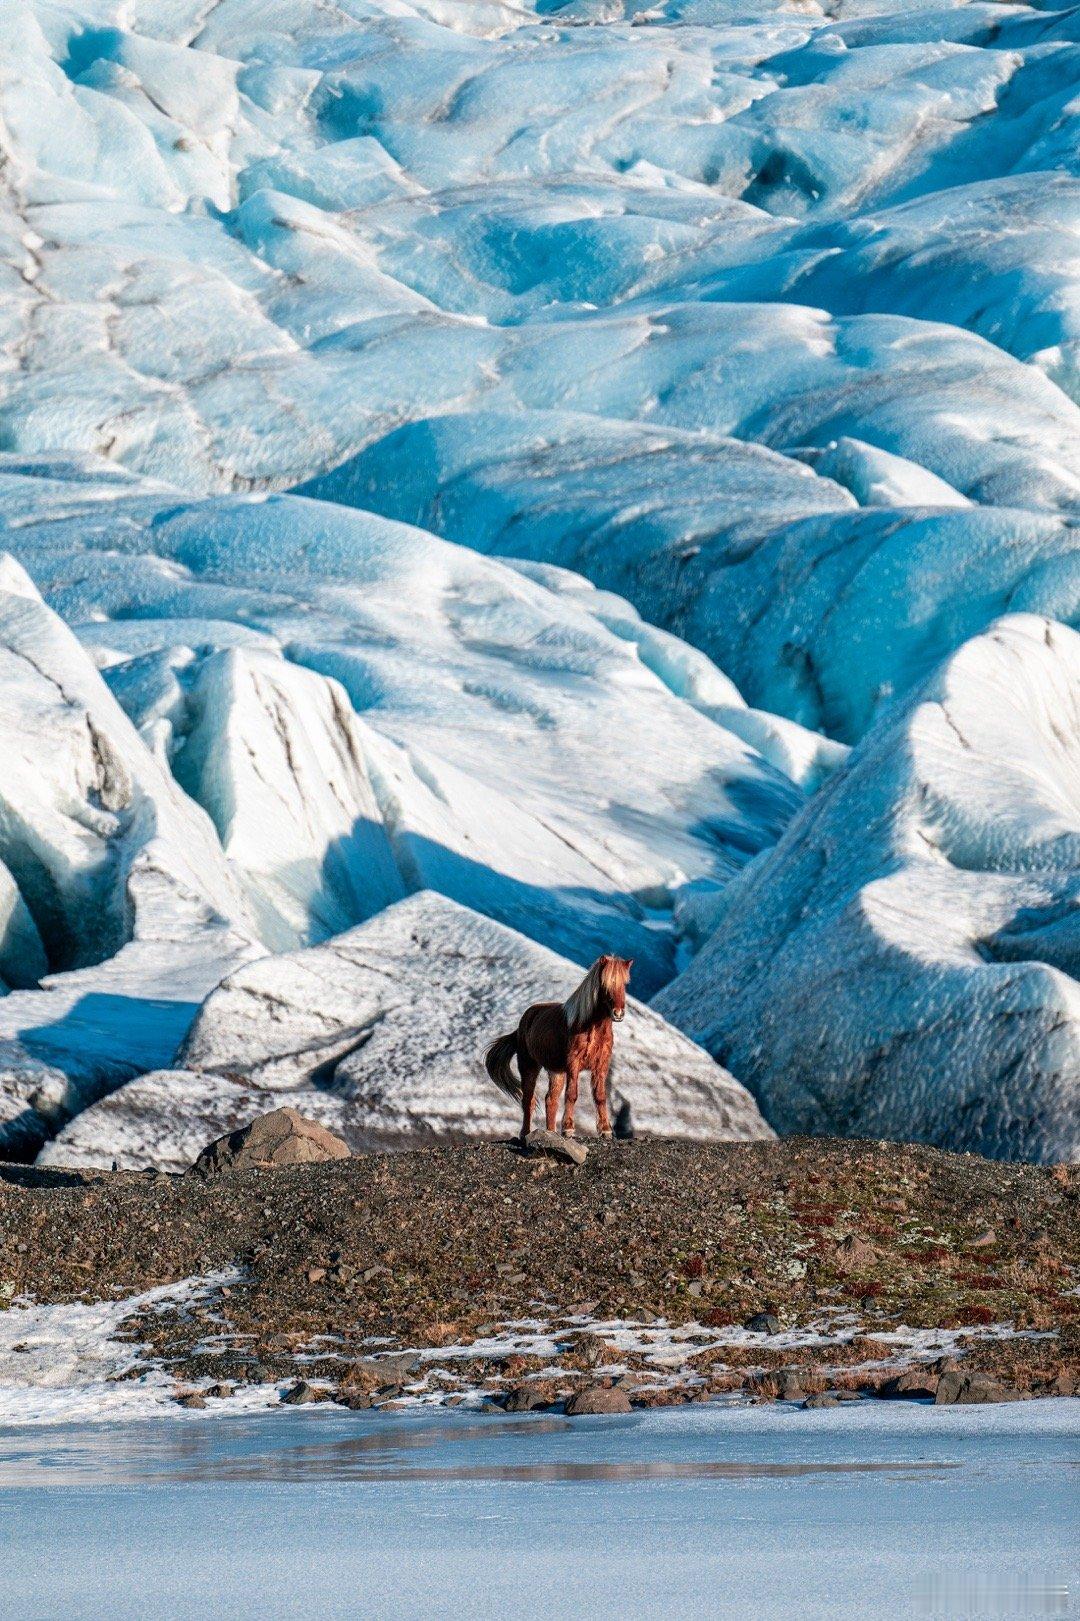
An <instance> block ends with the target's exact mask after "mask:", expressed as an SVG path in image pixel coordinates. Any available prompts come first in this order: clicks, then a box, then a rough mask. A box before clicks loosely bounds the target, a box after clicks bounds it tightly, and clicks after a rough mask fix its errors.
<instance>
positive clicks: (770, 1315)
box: [743, 1311, 780, 1334]
mask: <svg viewBox="0 0 1080 1621" xmlns="http://www.w3.org/2000/svg"><path fill="white" fill-rule="evenodd" d="M743 1327H744V1328H745V1329H748V1330H749V1332H750V1333H751V1334H779V1332H780V1319H779V1317H777V1315H776V1313H775V1312H772V1311H759V1312H755V1314H754V1316H753V1317H748V1318H747V1320H746V1322H745V1323H744V1324H743Z"/></svg>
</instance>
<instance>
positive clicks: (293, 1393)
mask: <svg viewBox="0 0 1080 1621" xmlns="http://www.w3.org/2000/svg"><path fill="white" fill-rule="evenodd" d="M281 1399H282V1401H283V1402H285V1403H286V1405H287V1406H289V1407H306V1406H307V1405H308V1403H309V1402H313V1401H318V1400H319V1399H320V1396H319V1392H318V1391H317V1390H316V1389H315V1386H314V1385H309V1384H308V1382H307V1380H306V1379H298V1380H297V1382H296V1384H295V1385H292V1386H291V1387H290V1388H289V1389H288V1390H287V1391H286V1392H285V1394H284V1395H283V1396H282V1398H281Z"/></svg>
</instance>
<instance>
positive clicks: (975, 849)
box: [656, 615, 1080, 1161]
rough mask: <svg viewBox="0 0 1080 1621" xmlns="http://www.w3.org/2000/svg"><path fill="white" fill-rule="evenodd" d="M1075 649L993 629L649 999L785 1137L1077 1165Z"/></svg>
mask: <svg viewBox="0 0 1080 1621" xmlns="http://www.w3.org/2000/svg"><path fill="white" fill-rule="evenodd" d="M1078 895H1080V636H1078V635H1077V634H1076V632H1075V631H1072V630H1068V629H1066V628H1065V627H1064V626H1062V625H1054V624H1051V623H1050V622H1049V621H1048V620H1044V619H1039V618H1036V617H1034V616H1033V615H1022V616H1014V617H1011V618H1007V619H1002V620H999V621H998V622H997V623H996V624H995V625H994V626H993V627H992V628H991V629H990V630H989V631H987V632H986V634H985V635H983V636H981V637H977V638H975V639H974V640H972V641H970V642H968V643H967V644H966V645H965V646H964V647H962V648H961V649H960V651H959V652H958V653H956V654H954V655H953V657H952V659H951V660H949V661H948V662H947V663H946V664H945V665H944V666H943V667H942V669H941V670H939V671H938V672H937V673H936V674H935V675H933V676H932V677H931V678H930V679H929V680H928V681H927V682H926V683H925V684H924V685H923V686H922V687H920V688H918V689H917V690H916V691H915V693H914V694H912V696H911V697H910V698H909V699H908V700H907V701H906V702H904V703H900V704H897V705H895V706H894V707H893V709H891V710H890V711H888V712H887V714H886V715H885V716H884V717H883V719H882V720H881V721H880V722H879V723H878V725H877V727H876V728H875V729H874V730H873V731H872V732H871V733H870V734H869V736H868V737H866V738H865V739H864V740H863V742H862V743H861V744H860V745H859V746H858V747H857V748H856V749H855V750H854V751H853V753H852V754H851V756H850V758H849V760H848V761H847V763H846V764H845V765H844V766H842V767H841V768H840V770H839V771H837V772H836V773H835V775H834V776H833V777H832V778H831V779H830V781H829V782H828V783H827V784H826V785H825V787H824V788H823V789H822V790H821V792H820V793H819V794H818V795H817V796H816V797H815V799H814V800H813V801H812V802H811V803H810V804H809V805H808V806H807V808H806V810H805V811H804V812H803V813H802V814H801V815H800V816H799V817H797V818H796V819H795V821H794V822H793V823H792V824H791V825H790V827H789V828H788V830H787V833H786V834H785V835H784V837H783V838H782V839H781V841H780V843H779V844H778V845H777V847H776V848H775V849H774V850H772V851H770V852H769V853H768V854H767V855H765V856H763V857H762V858H761V860H760V861H758V862H756V863H754V864H753V865H752V866H751V867H750V868H748V869H747V870H746V871H745V872H744V873H743V875H742V876H741V877H740V879H738V880H736V881H735V882H734V883H733V884H731V885H730V886H729V887H728V889H727V890H726V891H725V894H724V896H723V897H722V898H721V901H720V903H719V908H720V915H719V921H718V927H717V928H716V931H715V933H714V934H713V935H712V937H711V939H710V940H709V942H708V944H707V945H706V946H705V948H704V949H703V950H702V952H701V953H700V955H698V956H697V957H696V958H695V959H694V961H693V962H692V963H691V965H690V967H689V968H688V969H687V970H686V971H685V973H683V974H682V975H681V976H680V978H678V979H677V980H675V981H674V982H673V983H672V984H671V985H669V986H668V987H667V988H666V989H665V990H664V991H663V992H662V993H661V995H660V997H659V998H658V999H657V1003H656V1005H657V1007H658V1008H659V1010H660V1011H661V1012H663V1013H664V1015H665V1016H666V1017H667V1018H669V1019H671V1020H672V1021H673V1022H674V1023H676V1024H678V1025H679V1026H680V1028H682V1029H684V1030H686V1031H687V1032H689V1033H690V1034H692V1035H693V1036H695V1037H696V1039H698V1040H699V1041H701V1042H703V1043H704V1045H705V1046H707V1047H708V1048H709V1050H710V1051H711V1052H713V1053H714V1054H716V1056H717V1057H718V1059H719V1060H720V1061H721V1062H722V1063H725V1064H728V1065H730V1066H731V1068H732V1070H733V1071H734V1073H735V1074H737V1075H739V1076H740V1077H741V1078H742V1079H743V1080H744V1081H745V1082H746V1083H747V1084H748V1085H749V1086H750V1087H751V1089H752V1090H753V1092H754V1095H755V1096H756V1097H757V1098H758V1100H759V1102H760V1103H761V1105H762V1109H763V1111H764V1113H765V1115H766V1117H767V1119H769V1120H770V1122H771V1123H772V1124H773V1125H774V1126H775V1127H776V1128H777V1129H778V1130H780V1131H810V1132H814V1131H833V1132H835V1131H839V1132H850V1133H855V1134H857V1135H859V1136H863V1137H900V1138H914V1139H919V1140H922V1141H924V1142H932V1143H937V1144H938V1145H939V1146H941V1147H948V1148H954V1149H957V1150H969V1151H972V1152H977V1153H983V1154H990V1155H995V1156H999V1157H1002V1158H1017V1159H1035V1160H1045V1161H1054V1160H1067V1159H1076V1158H1077V1157H1078V1156H1080V986H1078V985H1077V976H1078V973H1080V905H1078Z"/></svg>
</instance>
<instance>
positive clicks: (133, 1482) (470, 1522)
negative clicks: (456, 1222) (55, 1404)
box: [0, 1401, 1080, 1621]
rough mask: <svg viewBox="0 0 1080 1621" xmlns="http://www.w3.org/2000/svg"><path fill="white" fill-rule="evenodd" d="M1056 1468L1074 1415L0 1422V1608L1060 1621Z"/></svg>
mask: <svg viewBox="0 0 1080 1621" xmlns="http://www.w3.org/2000/svg"><path fill="white" fill-rule="evenodd" d="M1078 1459H1080V1401H1056V1402H1044V1403H1037V1404H1035V1403H1024V1404H1018V1405H1016V1406H1007V1407H996V1408H982V1409H971V1408H969V1409H952V1410H950V1411H944V1412H943V1411H941V1410H935V1409H933V1408H924V1407H918V1406H914V1405H910V1404H904V1405H902V1406H900V1405H890V1404H885V1403H865V1404H862V1403H860V1404H859V1405H858V1406H856V1407H853V1408H851V1409H848V1410H841V1411H820V1412H813V1413H805V1412H801V1411H797V1410H793V1409H791V1408H787V1407H784V1406H777V1407H772V1408H728V1409H717V1408H711V1409H706V1408H693V1409H681V1410H669V1411H667V1412H651V1413H638V1414H635V1415H633V1416H632V1417H627V1418H615V1419H610V1418H608V1419H586V1420H576V1421H570V1420H567V1419H564V1418H562V1417H559V1416H552V1415H545V1416H540V1417H537V1416H529V1417H524V1418H515V1419H512V1420H511V1419H505V1418H502V1417H500V1416H498V1415H488V1414H475V1413H473V1414H469V1413H461V1412H459V1413H454V1414H450V1415H448V1414H446V1413H440V1414H439V1415H438V1416H437V1417H432V1416H424V1415H419V1414H401V1415H393V1414H386V1413H383V1414H378V1415H360V1414H349V1413H342V1412H340V1411H336V1410H333V1409H330V1408H325V1407H324V1408H319V1409H316V1410H311V1409H307V1410H299V1411H293V1412H286V1411H279V1412H274V1413H263V1414H255V1415H250V1416H247V1417H239V1418H222V1417H215V1416H214V1415H213V1414H212V1412H209V1411H208V1412H206V1413H185V1414H182V1415H178V1416H177V1417H176V1418H168V1419H160V1420H152V1421H146V1422H141V1423H137V1424H124V1425H117V1424H104V1423H102V1424H97V1425H94V1424H84V1425H79V1426H70V1425H56V1426H48V1427H34V1428H27V1429H24V1430H21V1431H20V1430H16V1429H7V1430H5V1431H4V1432H2V1433H0V1536H2V1539H3V1545H4V1547H5V1550H6V1558H5V1559H4V1561H3V1565H2V1568H0V1614H4V1615H8V1616H15V1615H18V1616H20V1617H25V1618H38V1617H40V1618H49V1621H52V1618H54V1617H74V1616H78V1617H80V1618H83V1617H87V1618H89V1617H98V1616H109V1617H111V1618H116V1621H119V1618H123V1617H129V1616H131V1617H135V1616H138V1617H145V1616H148V1615H151V1614H152V1615H154V1616H155V1617H158V1618H172V1617H187V1616H200V1617H202V1616H207V1615H211V1614H212V1615H216V1616H219V1617H221V1616H228V1617H259V1618H260V1621H267V1618H272V1617H278V1616H305V1617H306V1616H311V1617H316V1616H318V1617H325V1616H369V1615H370V1616H378V1617H395V1616H468V1617H487V1616H493V1617H494V1616H500V1617H501V1616H505V1615H511V1614H512V1615H519V1616H543V1617H561V1616H577V1615H584V1616H590V1617H596V1616H622V1617H625V1616H653V1615H663V1616H665V1617H671V1618H674V1617H683V1616H706V1615H708V1616H717V1615H719V1616H738V1617H754V1618H766V1617H774V1616H775V1617H780V1616H783V1617H800V1618H802V1617H819V1616H820V1617H825V1616H829V1617H831V1616H843V1617H853V1616H867V1617H869V1616H873V1617H876V1618H886V1617H887V1618H895V1617H901V1616H940V1617H948V1618H949V1621H957V1618H959V1617H967V1616H984V1615H987V1616H989V1615H993V1616H1023V1617H1027V1616H1039V1615H1059V1616H1060V1615H1069V1614H1072V1613H1075V1611H1076V1606H1077V1603H1078V1598H1077V1593H1078V1579H1080V1538H1078V1534H1077V1533H1078V1529H1080V1514H1078V1508H1077V1504H1078V1498H1077V1491H1076V1485H1077V1461H1078ZM44 1525H48V1526H49V1553H48V1557H47V1558H45V1557H44V1556H43V1553H42V1545H41V1530H42V1527H43V1526H44Z"/></svg>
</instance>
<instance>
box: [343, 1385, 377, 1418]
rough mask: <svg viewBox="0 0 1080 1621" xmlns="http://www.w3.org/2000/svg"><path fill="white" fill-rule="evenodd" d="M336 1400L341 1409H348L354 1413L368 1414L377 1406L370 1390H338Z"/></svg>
mask: <svg viewBox="0 0 1080 1621" xmlns="http://www.w3.org/2000/svg"><path fill="white" fill-rule="evenodd" d="M334 1400H335V1402H336V1403H337V1405H338V1406H339V1407H347V1408H349V1410H350V1412H353V1413H361V1412H366V1411H367V1409H368V1408H369V1407H374V1405H375V1398H374V1396H373V1395H372V1394H371V1392H370V1390H338V1392H337V1394H336V1395H335V1396H334Z"/></svg>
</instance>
